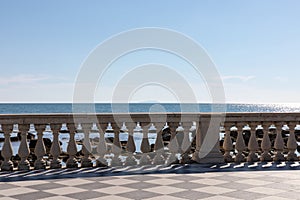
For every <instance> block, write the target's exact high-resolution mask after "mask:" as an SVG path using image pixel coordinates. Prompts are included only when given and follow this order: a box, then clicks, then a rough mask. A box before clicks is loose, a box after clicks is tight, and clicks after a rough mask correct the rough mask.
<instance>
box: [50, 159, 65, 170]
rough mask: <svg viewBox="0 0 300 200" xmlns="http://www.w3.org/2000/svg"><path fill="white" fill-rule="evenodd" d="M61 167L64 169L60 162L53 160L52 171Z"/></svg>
mask: <svg viewBox="0 0 300 200" xmlns="http://www.w3.org/2000/svg"><path fill="white" fill-rule="evenodd" d="M61 167H62V165H61V162H60V160H53V161H52V162H51V164H50V168H51V169H59V168H61Z"/></svg>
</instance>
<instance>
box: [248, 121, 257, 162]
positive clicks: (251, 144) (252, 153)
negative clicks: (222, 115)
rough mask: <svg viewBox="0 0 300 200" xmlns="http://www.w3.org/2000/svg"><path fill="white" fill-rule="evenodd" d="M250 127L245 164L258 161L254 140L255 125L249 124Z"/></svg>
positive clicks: (255, 140)
mask: <svg viewBox="0 0 300 200" xmlns="http://www.w3.org/2000/svg"><path fill="white" fill-rule="evenodd" d="M250 127H251V130H250V131H251V135H250V139H249V143H248V149H249V151H250V152H249V155H248V157H247V162H249V163H253V162H256V161H258V156H257V154H256V152H257V150H258V142H257V139H256V130H255V128H256V123H251V124H250Z"/></svg>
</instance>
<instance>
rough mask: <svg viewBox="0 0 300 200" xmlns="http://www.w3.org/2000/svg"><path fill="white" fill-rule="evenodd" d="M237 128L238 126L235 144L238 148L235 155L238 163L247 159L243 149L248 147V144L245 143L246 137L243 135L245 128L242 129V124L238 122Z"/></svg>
mask: <svg viewBox="0 0 300 200" xmlns="http://www.w3.org/2000/svg"><path fill="white" fill-rule="evenodd" d="M237 128H238V135H237V139H236V144H235V149H236V150H237V154H236V156H235V159H234V161H235V162H236V163H241V162H244V160H245V156H244V154H243V151H244V150H245V149H246V145H245V141H244V137H243V130H242V127H241V124H237Z"/></svg>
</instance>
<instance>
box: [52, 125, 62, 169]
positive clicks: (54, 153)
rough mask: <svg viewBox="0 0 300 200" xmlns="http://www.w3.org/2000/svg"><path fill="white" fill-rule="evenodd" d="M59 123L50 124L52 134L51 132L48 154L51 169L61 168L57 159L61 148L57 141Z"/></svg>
mask: <svg viewBox="0 0 300 200" xmlns="http://www.w3.org/2000/svg"><path fill="white" fill-rule="evenodd" d="M60 127H61V126H60V124H52V125H51V128H52V134H53V142H52V145H51V148H50V154H51V155H52V157H53V158H52V161H51V163H50V168H51V169H58V168H61V166H62V165H61V160H60V159H59V156H60V154H61V148H60V143H59V139H58V137H59V132H60Z"/></svg>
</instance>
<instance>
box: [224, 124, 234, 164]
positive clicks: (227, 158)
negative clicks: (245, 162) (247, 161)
mask: <svg viewBox="0 0 300 200" xmlns="http://www.w3.org/2000/svg"><path fill="white" fill-rule="evenodd" d="M224 129H225V138H224V143H223V149H224V151H225V153H224V161H225V162H227V163H230V162H232V161H233V158H232V156H231V154H230V153H231V151H232V150H233V144H232V140H231V136H230V129H229V127H228V126H227V125H226V124H224Z"/></svg>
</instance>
